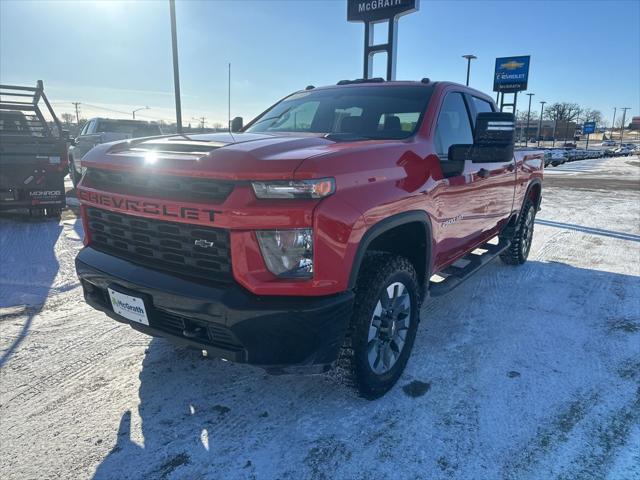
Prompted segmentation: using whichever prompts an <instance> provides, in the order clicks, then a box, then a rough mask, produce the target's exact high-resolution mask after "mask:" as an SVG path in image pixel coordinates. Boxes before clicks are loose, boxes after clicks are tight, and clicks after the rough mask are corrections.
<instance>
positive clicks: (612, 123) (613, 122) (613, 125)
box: [609, 107, 618, 140]
mask: <svg viewBox="0 0 640 480" xmlns="http://www.w3.org/2000/svg"><path fill="white" fill-rule="evenodd" d="M617 110H618V108H617V107H613V121H612V122H611V138H610V139H609V140H613V130H614V129H615V128H616V111H617Z"/></svg>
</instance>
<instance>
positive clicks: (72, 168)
mask: <svg viewBox="0 0 640 480" xmlns="http://www.w3.org/2000/svg"><path fill="white" fill-rule="evenodd" d="M69 176H70V177H71V183H73V188H76V187H77V186H78V183H80V178H82V175H80V174H79V173H78V172H77V170H76V165H75V162H74V160H73V157H71V156H70V157H69Z"/></svg>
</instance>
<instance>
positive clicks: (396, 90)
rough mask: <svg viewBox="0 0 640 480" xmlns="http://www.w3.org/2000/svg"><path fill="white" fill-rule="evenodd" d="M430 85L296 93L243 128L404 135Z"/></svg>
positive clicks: (347, 136) (363, 135)
mask: <svg viewBox="0 0 640 480" xmlns="http://www.w3.org/2000/svg"><path fill="white" fill-rule="evenodd" d="M431 92H432V88H431V87H430V86H427V85H424V86H423V85H420V86H417V85H416V86H397V85H383V86H371V85H366V86H357V87H342V88H341V87H338V88H329V89H326V90H316V91H314V90H310V91H305V92H299V93H295V94H293V95H291V96H289V97H287V98H285V99H284V100H283V101H281V102H280V103H278V104H276V105H274V106H273V107H272V108H270V109H269V110H267V111H266V112H265V113H263V114H262V115H261V116H260V117H258V118H257V119H256V120H254V121H253V122H252V123H251V124H249V126H248V127H247V129H246V130H245V131H247V132H253V133H255V132H304V133H325V134H330V135H331V137H332V138H334V139H341V138H343V139H345V140H357V139H363V140H364V139H402V138H407V137H409V136H411V135H412V134H413V133H414V132H415V131H416V129H417V128H418V125H419V124H420V120H421V119H422V115H423V113H424V111H425V108H426V106H427V102H428V101H429V98H430V97H431Z"/></svg>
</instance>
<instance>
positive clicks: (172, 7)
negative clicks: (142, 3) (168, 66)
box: [169, 0, 182, 135]
mask: <svg viewBox="0 0 640 480" xmlns="http://www.w3.org/2000/svg"><path fill="white" fill-rule="evenodd" d="M169 13H170V15H171V49H172V50H173V87H174V89H175V97H176V127H177V130H178V134H180V135H182V104H181V102H180V72H179V70H178V33H177V31H176V1H175V0H169Z"/></svg>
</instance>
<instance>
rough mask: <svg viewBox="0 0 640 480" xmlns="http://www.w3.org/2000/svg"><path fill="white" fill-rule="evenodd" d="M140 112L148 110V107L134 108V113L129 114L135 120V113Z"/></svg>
mask: <svg viewBox="0 0 640 480" xmlns="http://www.w3.org/2000/svg"><path fill="white" fill-rule="evenodd" d="M140 110H150V108H149V107H140V108H136V109H135V110H134V111H132V112H131V114H132V115H133V119H134V120H135V119H136V112H139V111H140Z"/></svg>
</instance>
